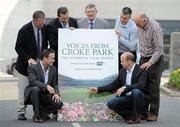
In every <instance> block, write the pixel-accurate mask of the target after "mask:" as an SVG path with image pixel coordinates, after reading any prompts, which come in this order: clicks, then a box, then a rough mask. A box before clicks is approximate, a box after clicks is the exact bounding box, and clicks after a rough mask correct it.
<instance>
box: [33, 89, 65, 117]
mask: <svg viewBox="0 0 180 127" xmlns="http://www.w3.org/2000/svg"><path fill="white" fill-rule="evenodd" d="M52 96H53V95H51V94H49V93H48V92H42V91H41V90H40V88H39V87H37V86H34V87H32V89H31V96H30V97H31V103H32V105H33V111H34V116H35V117H42V116H47V115H49V114H51V113H54V112H56V111H57V110H58V109H60V108H61V107H62V105H63V103H62V102H57V103H55V102H53V101H52Z"/></svg>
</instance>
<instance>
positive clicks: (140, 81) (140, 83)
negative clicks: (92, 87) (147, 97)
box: [98, 65, 148, 95]
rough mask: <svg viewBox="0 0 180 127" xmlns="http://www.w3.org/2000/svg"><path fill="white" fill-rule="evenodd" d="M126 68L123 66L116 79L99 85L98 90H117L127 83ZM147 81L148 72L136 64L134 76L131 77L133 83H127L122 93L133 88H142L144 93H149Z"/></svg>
mask: <svg viewBox="0 0 180 127" xmlns="http://www.w3.org/2000/svg"><path fill="white" fill-rule="evenodd" d="M126 74H127V72H126V69H124V68H122V69H121V70H120V73H119V76H118V77H117V78H116V80H115V81H113V82H112V83H110V84H108V85H106V86H101V87H98V92H99V93H101V92H105V91H109V92H116V91H117V90H118V89H119V88H120V87H122V86H125V85H126ZM146 81H147V72H146V71H145V70H143V69H141V68H140V67H139V66H138V65H135V68H134V70H133V74H132V78H131V83H132V84H131V85H127V87H126V88H125V90H124V92H123V93H122V95H125V94H126V93H128V92H130V91H132V90H133V89H140V90H141V91H142V92H143V93H145V94H148V91H147V89H146Z"/></svg>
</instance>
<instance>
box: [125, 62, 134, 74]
mask: <svg viewBox="0 0 180 127" xmlns="http://www.w3.org/2000/svg"><path fill="white" fill-rule="evenodd" d="M135 65H136V64H135V63H134V65H133V66H132V68H131V70H130V71H129V70H127V69H126V72H133V70H134V68H135Z"/></svg>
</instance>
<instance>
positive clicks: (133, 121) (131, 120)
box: [125, 118, 141, 124]
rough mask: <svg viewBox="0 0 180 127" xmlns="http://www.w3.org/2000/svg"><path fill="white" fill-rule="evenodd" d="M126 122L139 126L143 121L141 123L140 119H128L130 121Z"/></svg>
mask: <svg viewBox="0 0 180 127" xmlns="http://www.w3.org/2000/svg"><path fill="white" fill-rule="evenodd" d="M125 122H126V123H127V124H137V123H140V122H141V121H140V119H139V118H138V119H128V120H125Z"/></svg>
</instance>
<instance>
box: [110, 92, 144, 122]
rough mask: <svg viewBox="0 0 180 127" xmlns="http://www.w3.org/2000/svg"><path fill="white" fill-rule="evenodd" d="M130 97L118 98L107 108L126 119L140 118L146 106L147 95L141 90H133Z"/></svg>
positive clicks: (112, 100)
mask: <svg viewBox="0 0 180 127" xmlns="http://www.w3.org/2000/svg"><path fill="white" fill-rule="evenodd" d="M131 92H132V93H131V95H130V96H126V95H124V96H118V97H114V98H112V99H110V100H109V101H108V102H107V106H108V107H109V108H110V109H112V110H114V111H115V112H116V113H118V114H119V115H121V116H122V117H123V118H124V119H127V118H135V119H136V118H138V117H139V115H140V113H141V108H142V107H143V106H144V101H145V95H144V93H143V92H142V91H141V90H139V89H133V90H132V91H131Z"/></svg>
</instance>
